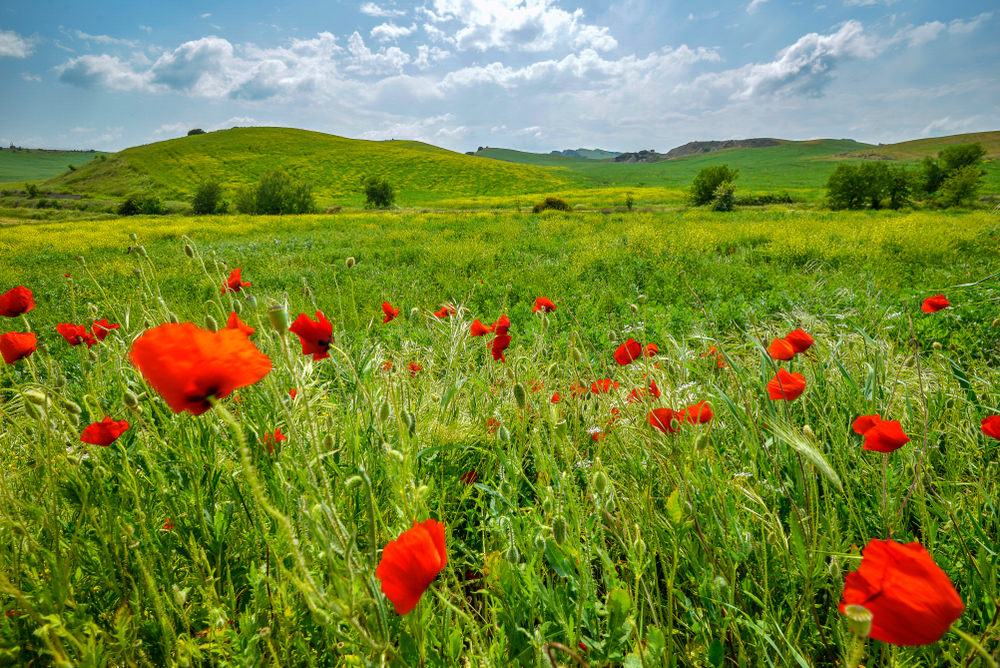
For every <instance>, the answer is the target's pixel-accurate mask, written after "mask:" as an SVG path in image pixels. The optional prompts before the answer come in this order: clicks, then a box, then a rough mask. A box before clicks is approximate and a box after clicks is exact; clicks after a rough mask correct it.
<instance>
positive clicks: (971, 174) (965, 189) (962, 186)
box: [939, 164, 982, 206]
mask: <svg viewBox="0 0 1000 668" xmlns="http://www.w3.org/2000/svg"><path fill="white" fill-rule="evenodd" d="M981 178H982V172H981V171H980V169H979V167H978V166H976V165H974V164H973V165H966V166H964V167H959V168H958V169H956V170H954V171H952V172H951V173H950V174H949V175H948V178H946V179H945V180H944V183H942V184H941V189H940V195H939V197H940V203H941V204H942V205H944V206H971V205H972V204H973V203H974V202H975V201H976V197H977V196H978V195H979V186H980V179H981Z"/></svg>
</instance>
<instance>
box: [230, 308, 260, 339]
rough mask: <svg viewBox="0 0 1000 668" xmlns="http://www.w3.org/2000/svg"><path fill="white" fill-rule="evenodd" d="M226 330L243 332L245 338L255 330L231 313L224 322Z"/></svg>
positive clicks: (234, 312) (234, 313)
mask: <svg viewBox="0 0 1000 668" xmlns="http://www.w3.org/2000/svg"><path fill="white" fill-rule="evenodd" d="M226 329H235V330H236V331H238V332H243V333H244V334H245V335H246V337H247V338H250V336H251V335H252V334H253V333H254V332H256V331H257V330H256V329H254V328H253V327H251V326H250V325H248V324H246V323H245V322H243V321H242V320H240V316H239V315H237V314H236V311H233V312H232V313H230V314H229V319H228V320H227V321H226Z"/></svg>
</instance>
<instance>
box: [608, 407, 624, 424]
mask: <svg viewBox="0 0 1000 668" xmlns="http://www.w3.org/2000/svg"><path fill="white" fill-rule="evenodd" d="M621 416H622V411H621V409H620V408H618V407H617V406H612V407H611V419H610V420H608V424H614V423H615V421H617V420H618V418H620V417H621Z"/></svg>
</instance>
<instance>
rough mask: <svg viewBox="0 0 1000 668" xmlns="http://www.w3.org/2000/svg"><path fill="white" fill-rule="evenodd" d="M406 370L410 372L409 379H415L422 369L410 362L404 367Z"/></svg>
mask: <svg viewBox="0 0 1000 668" xmlns="http://www.w3.org/2000/svg"><path fill="white" fill-rule="evenodd" d="M406 368H407V369H409V370H410V378H415V377H416V375H417V372H418V371H422V370H423V368H424V367H422V366H420V365H419V364H417V363H416V362H410V363H409V364H407V365H406Z"/></svg>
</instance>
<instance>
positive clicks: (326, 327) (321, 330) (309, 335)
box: [288, 311, 333, 362]
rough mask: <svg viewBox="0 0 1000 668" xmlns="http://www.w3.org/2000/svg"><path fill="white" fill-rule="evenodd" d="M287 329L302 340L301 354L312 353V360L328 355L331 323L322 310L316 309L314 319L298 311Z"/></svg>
mask: <svg viewBox="0 0 1000 668" xmlns="http://www.w3.org/2000/svg"><path fill="white" fill-rule="evenodd" d="M288 331H289V332H292V333H293V334H296V335H298V337H299V339H301V340H302V354H303V355H312V356H313V361H314V362H316V361H319V360H321V359H326V358H327V357H329V356H330V353H329V352H328V351H329V350H330V340H331V339H332V338H333V323H331V322H330V321H329V320H327V319H326V316H325V315H323V312H322V311H316V320H312V319H311V318H310V317H309V316H307V315H306V314H305V313H300V314H299V317H298V318H296V319H295V322H293V323H292V326H291V327H289V328H288Z"/></svg>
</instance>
